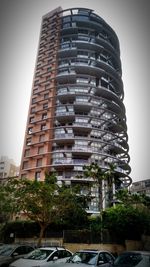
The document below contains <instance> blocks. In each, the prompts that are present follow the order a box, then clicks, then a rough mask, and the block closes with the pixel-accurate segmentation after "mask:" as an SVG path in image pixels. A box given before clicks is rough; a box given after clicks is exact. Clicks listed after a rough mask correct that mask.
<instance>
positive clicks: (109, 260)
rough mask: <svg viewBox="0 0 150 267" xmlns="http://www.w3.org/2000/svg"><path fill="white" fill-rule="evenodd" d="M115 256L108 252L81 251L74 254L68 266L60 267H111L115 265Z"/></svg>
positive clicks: (61, 266)
mask: <svg viewBox="0 0 150 267" xmlns="http://www.w3.org/2000/svg"><path fill="white" fill-rule="evenodd" d="M114 260H115V258H114V256H113V255H112V254H111V253H110V252H108V251H99V250H80V251H77V252H76V253H74V254H73V256H72V257H70V259H69V260H68V261H67V263H66V264H61V265H59V266H60V267H76V266H77V267H85V266H89V265H90V266H91V267H95V266H101V267H111V266H113V263H114Z"/></svg>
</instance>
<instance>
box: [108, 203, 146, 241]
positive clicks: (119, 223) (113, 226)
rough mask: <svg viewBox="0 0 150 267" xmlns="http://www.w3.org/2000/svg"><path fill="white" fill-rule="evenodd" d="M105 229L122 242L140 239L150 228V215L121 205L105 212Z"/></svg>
mask: <svg viewBox="0 0 150 267" xmlns="http://www.w3.org/2000/svg"><path fill="white" fill-rule="evenodd" d="M103 227H104V228H106V229H108V231H109V233H110V234H111V235H113V236H115V237H118V238H120V240H125V239H135V240H136V239H140V238H141V235H142V234H144V233H146V232H147V231H148V229H149V227H150V215H149V214H148V213H147V212H145V211H143V210H140V209H138V208H134V207H132V206H130V205H129V206H124V205H121V204H119V205H117V206H116V207H111V208H108V209H107V210H105V211H104V212H103Z"/></svg>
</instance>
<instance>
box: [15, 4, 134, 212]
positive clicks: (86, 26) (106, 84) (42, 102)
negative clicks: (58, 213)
mask: <svg viewBox="0 0 150 267" xmlns="http://www.w3.org/2000/svg"><path fill="white" fill-rule="evenodd" d="M121 75H122V70H121V62H120V48H119V41H118V38H117V36H116V34H115V32H114V31H113V29H112V28H111V27H110V26H109V25H108V24H107V23H106V22H105V21H104V20H103V19H102V18H101V17H99V16H98V15H96V14H95V13H94V12H93V11H92V10H90V9H87V8H72V9H67V10H62V9H61V7H58V8H57V9H55V10H53V11H51V12H50V13H48V14H46V15H45V16H43V19H42V25H41V33H40V40H39V48H38V54H37V61H36V67H35V74H34V79H33V87H32V93H31V100H30V106H29V113H28V120H27V128H26V133H25V141H24V147H23V154H22V163H21V171H20V176H21V177H27V178H28V179H37V180H44V177H45V171H53V170H55V171H56V172H57V175H58V177H57V178H58V181H59V182H60V183H61V182H62V181H66V183H70V184H73V183H79V182H83V179H81V181H80V179H79V178H76V177H77V175H81V174H82V172H83V166H84V165H90V164H91V163H92V162H97V163H98V165H99V166H100V167H101V168H102V169H106V170H107V169H108V168H109V164H110V163H113V164H115V165H116V169H115V175H116V177H117V178H118V179H120V182H121V184H122V185H123V186H128V185H129V184H130V183H131V178H130V177H129V174H130V166H129V160H130V158H129V155H128V149H129V148H128V136H127V126H126V115H125V107H124V104H123V98H124V90H123V82H122V78H121ZM84 182H86V183H87V185H88V186H89V184H90V182H91V181H90V179H89V180H88V179H87V181H85V179H84ZM84 190H85V192H87V190H86V187H83V191H84ZM92 190H95V189H92V186H91V193H92ZM93 194H95V196H96V194H98V192H96V191H93ZM92 205H93V206H92ZM90 209H93V210H96V209H97V204H96V202H93V204H91V207H90Z"/></svg>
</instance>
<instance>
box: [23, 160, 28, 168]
mask: <svg viewBox="0 0 150 267" xmlns="http://www.w3.org/2000/svg"><path fill="white" fill-rule="evenodd" d="M27 168H28V161H25V162H24V163H23V169H27Z"/></svg>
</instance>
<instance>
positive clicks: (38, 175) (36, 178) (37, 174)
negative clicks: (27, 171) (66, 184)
mask: <svg viewBox="0 0 150 267" xmlns="http://www.w3.org/2000/svg"><path fill="white" fill-rule="evenodd" d="M40 175H41V172H36V173H35V180H36V181H39V180H40Z"/></svg>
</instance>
